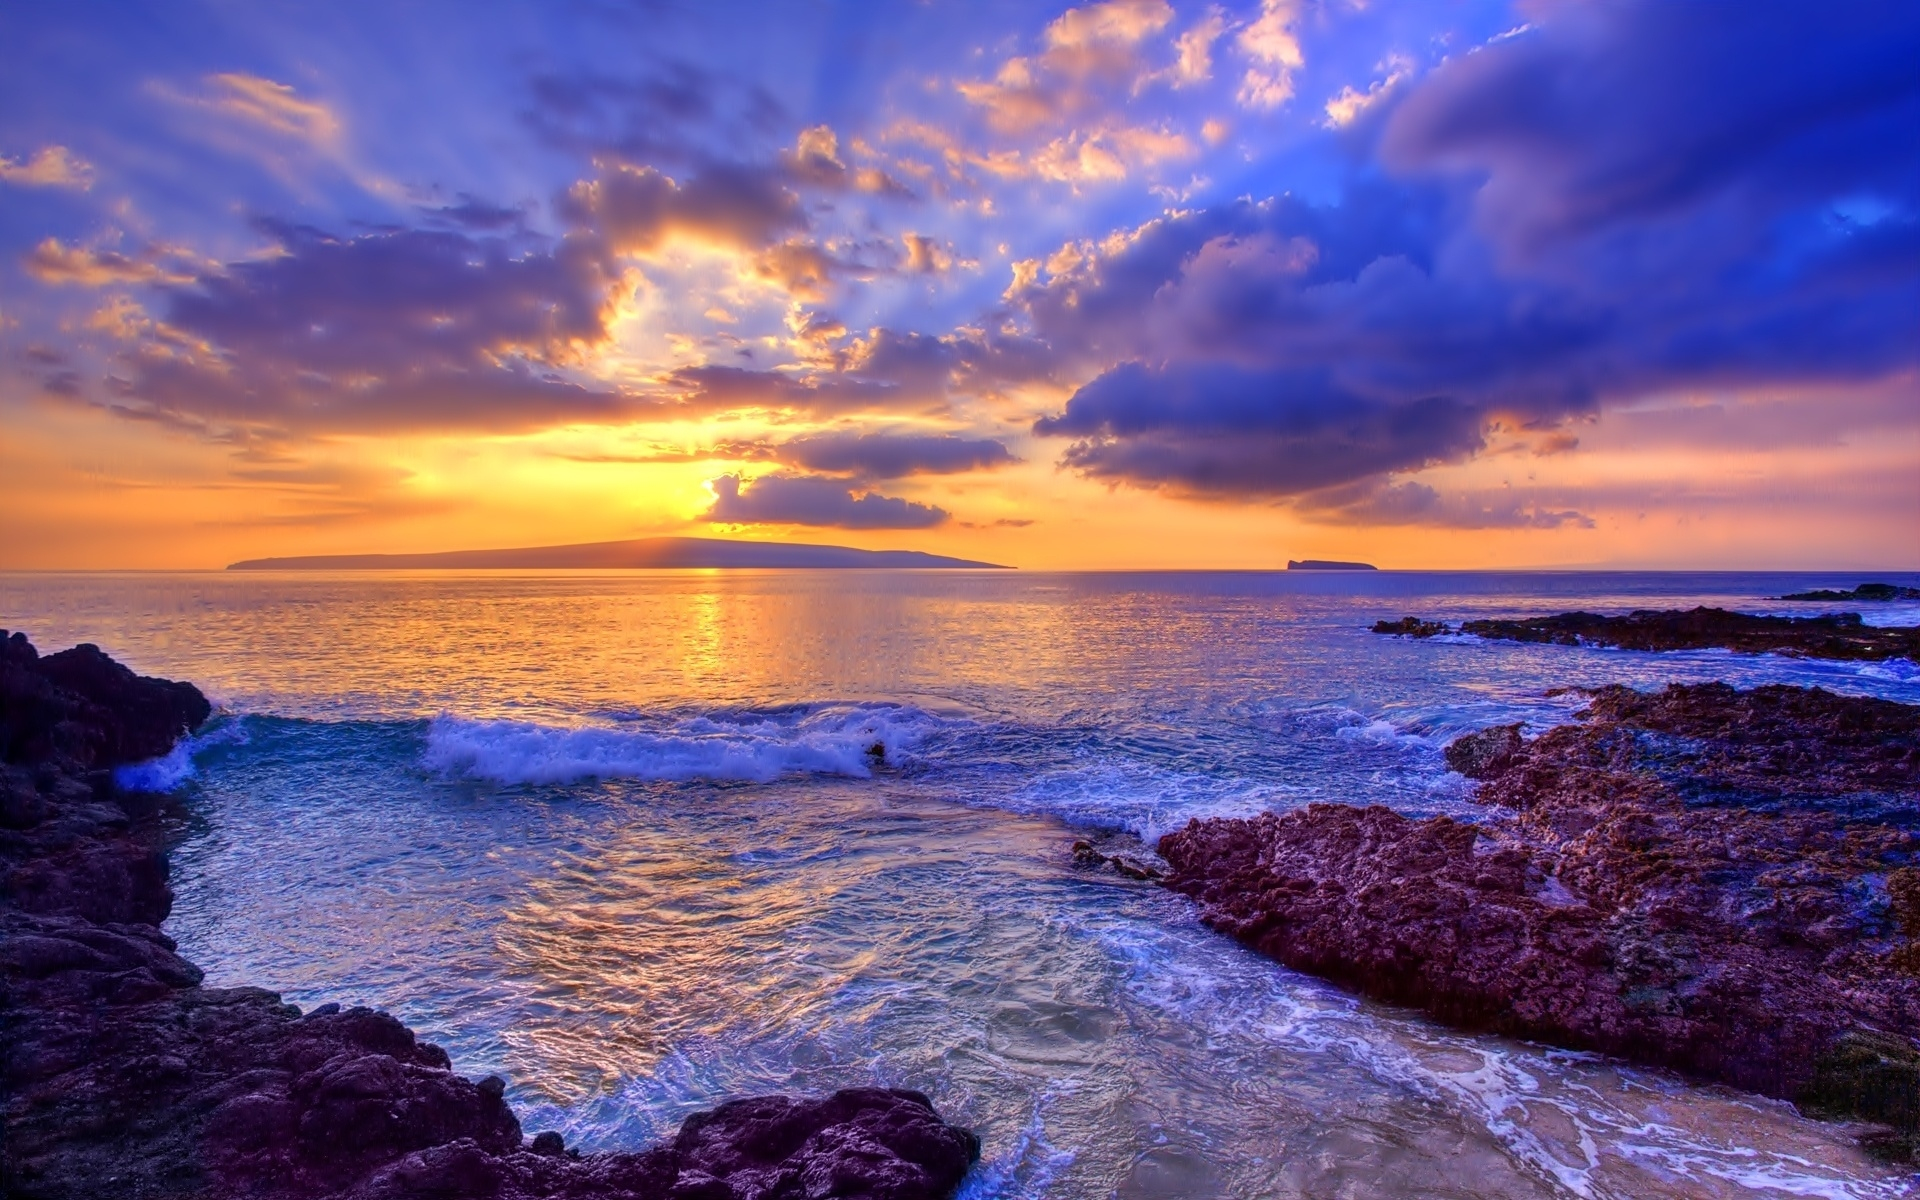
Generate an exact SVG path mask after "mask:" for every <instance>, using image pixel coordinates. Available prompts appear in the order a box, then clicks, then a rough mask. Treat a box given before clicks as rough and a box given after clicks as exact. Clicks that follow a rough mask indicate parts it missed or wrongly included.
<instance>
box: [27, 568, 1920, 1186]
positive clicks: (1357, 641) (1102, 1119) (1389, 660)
mask: <svg viewBox="0 0 1920 1200" xmlns="http://www.w3.org/2000/svg"><path fill="white" fill-rule="evenodd" d="M1880 577H1882V578H1887V579H1889V580H1890V581H1892V582H1901V583H1912V582H1915V580H1914V579H1913V578H1911V577H1902V576H1880ZM1859 581H1860V580H1859V579H1856V578H1855V577H1854V576H1852V575H1845V576H1832V575H1735V574H1711V575H1681V574H1568V573H1539V574H1429V573H1379V574H1338V575H1330V574H1298V573H1296V574H1284V573H1283V574H1263V573H1246V574H1091V575H1053V574H1037V573H1029V572H1017V573H1014V572H865V571H822V572H807V571H794V572H764V573H761V572H706V571H678V572H620V573H606V574H588V573H571V572H554V573H486V574H482V573H438V574H424V573H423V574H398V573H396V574H384V573H381V574H375V573H342V574H220V573H209V574H179V575H152V574H138V575H135V574H128V575H19V574H16V575H4V576H0V623H4V624H6V625H7V626H8V627H9V628H16V629H22V630H25V631H26V632H27V633H28V634H29V636H30V637H32V638H33V640H34V641H35V642H36V643H37V644H38V645H39V646H40V647H41V649H42V650H43V651H45V650H52V649H57V648H60V647H63V646H65V645H68V644H71V643H73V642H75V641H83V640H84V641H94V642H97V643H99V644H100V645H101V646H102V647H103V648H105V649H107V650H108V651H109V652H111V653H112V654H114V655H115V656H116V657H119V658H121V659H122V660H123V661H126V662H128V663H129V664H131V665H132V666H134V667H135V668H136V669H138V670H140V671H142V672H146V673H151V674H160V675H166V676H172V677H176V678H183V679H190V680H193V681H194V682H196V683H198V684H199V685H200V686H201V687H202V688H203V689H204V690H206V691H207V692H208V693H209V695H210V696H211V697H213V698H214V699H215V700H216V702H217V704H218V706H219V713H218V716H217V717H216V719H215V720H214V721H213V722H212V723H211V724H210V725H209V726H208V727H207V729H205V730H204V731H203V732H202V733H201V734H200V735H199V736H198V737H196V738H194V739H193V740H192V741H191V742H189V743H187V744H185V745H183V747H182V748H180V749H179V750H177V751H176V752H175V753H174V754H173V755H171V756H169V757H168V758H166V759H163V760H159V761H157V762H155V763H151V764H146V765H144V766H143V767H141V768H139V769H137V770H135V771H132V772H128V773H127V775H126V780H127V782H128V783H129V784H131V785H134V786H141V787H146V788H153V789H168V790H173V791H176V792H177V793H178V796H179V798H180V800H181V801H182V804H183V806H184V810H185V812H186V813H187V814H188V816H187V819H186V821H185V823H184V825H183V827H182V828H181V829H180V830H179V831H178V841H177V846H176V848H175V850H174V852H173V879H174V886H175V888H176V891H177V893H178V899H177V901H176V904H175V907H174V912H173V916H172V917H171V919H170V920H169V921H168V923H167V930H168V931H169V932H170V933H171V934H172V935H173V936H174V937H175V938H177V939H178V940H179V942H180V945H181V950H182V952H183V953H185V954H186V955H187V956H188V957H190V958H191V959H193V960H194V961H195V962H197V963H199V964H200V965H201V966H203V967H204V968H206V970H207V973H208V980H207V982H208V984H209V985H216V986H217V985H235V984H241V983H247V984H256V985H260V986H265V987H270V988H273V989H275V990H277V991H280V992H281V993H283V994H284V995H285V997H286V998H287V999H288V1000H289V1001H291V1002H293V1003H297V1004H300V1005H303V1006H310V1005H314V1004H319V1003H324V1002H327V1001H339V1002H342V1003H346V1004H368V1005H373V1006H376V1007H380V1008H384V1009H386V1010H388V1011H390V1012H392V1013H394V1014H395V1015H396V1016H398V1017H400V1018H401V1019H402V1020H404V1021H406V1022H407V1023H409V1024H410V1025H412V1026H414V1027H415V1028H416V1029H417V1030H419V1031H420V1032H421V1033H422V1034H423V1035H424V1036H425V1037H427V1038H429V1039H431V1040H433V1041H435V1042H438V1043H439V1044H441V1045H442V1046H444V1047H446V1048H447V1050H448V1051H449V1053H451V1055H452V1056H453V1061H454V1065H455V1066H456V1067H457V1068H458V1069H459V1070H460V1071H462V1072H464V1073H466V1074H468V1075H473V1076H479V1075H484V1074H488V1073H498V1074H500V1075H502V1076H504V1077H506V1079H507V1080H508V1081H509V1098H510V1099H511V1101H512V1102H513V1104H514V1106H515V1109H516V1111H517V1112H518V1113H519V1114H520V1117H521V1119H522V1121H523V1123H524V1124H525V1125H526V1127H527V1129H528V1130H529V1132H533V1131H537V1130H542V1129H556V1130H559V1131H561V1132H562V1133H563V1134H565V1136H566V1138H567V1141H568V1143H569V1144H570V1145H577V1146H579V1147H581V1148H582V1149H585V1150H605V1149H625V1148H636V1147H639V1146H643V1145H645V1144H647V1143H649V1142H652V1141H654V1140H656V1139H659V1138H661V1137H663V1136H666V1135H668V1134H670V1133H671V1131H672V1130H673V1128H674V1127H675V1126H676V1124H677V1123H678V1122H679V1121H680V1120H681V1119H682V1118H683V1117H684V1116H685V1115H686V1114H688V1113H689V1112H692V1111H694V1110H696V1109H699V1108H701V1107H705V1106H709V1105H712V1104H714V1103H716V1102H718V1101H721V1100H723V1099H726V1098H728V1097H732V1096H739V1095H746V1094H752V1093H764V1092H773V1091H784V1092H794V1091H812V1092H818V1091H825V1090H829V1089H832V1088H837V1087H844V1086H851V1085H861V1084H874V1083H878V1084H883V1085H888V1086H904V1087H913V1088H918V1089H920V1090H922V1091H925V1092H927V1093H929V1094H930V1095H931V1096H932V1097H933V1098H934V1100H935V1101H936V1103H937V1104H938V1105H939V1107H940V1109H941V1111H942V1112H943V1113H944V1114H945V1115H947V1116H948V1117H949V1118H951V1119H953V1120H956V1121H959V1122H962V1123H965V1124H967V1125H970V1126H972V1127H974V1128H975V1129H977V1130H978V1131H979V1132H980V1134H981V1136H982V1138H983V1141H984V1153H983V1157H982V1161H981V1163H980V1165H979V1167H978V1168H976V1170H975V1172H974V1173H973V1175H972V1176H971V1178H970V1180H969V1182H968V1183H967V1184H966V1187H965V1190H964V1192H963V1195H965V1196H967V1197H969V1198H973V1200H985V1198H987V1197H1057V1198H1061V1200H1066V1198H1069V1197H1071V1198H1083V1197H1084V1198H1093V1197H1101V1198H1104V1197H1123V1198H1128V1200H1134V1198H1146V1197H1207V1196H1220V1197H1268V1196H1276V1197H1278V1196H1313V1197H1321V1196H1325V1197H1343V1198H1345V1197H1374V1196H1378V1197H1388V1196H1393V1197H1407V1196H1424V1197H1533V1196H1619V1197H1654V1196H1733V1195H1778V1196H1827V1197H1841V1196H1895V1195H1905V1194H1909V1192H1910V1190H1912V1189H1911V1183H1910V1180H1909V1176H1908V1175H1907V1174H1905V1173H1902V1172H1899V1171H1895V1170H1892V1169H1890V1168H1887V1167H1883V1166H1879V1165H1876V1164H1874V1163H1873V1162H1871V1161H1869V1160H1868V1159H1867V1158H1865V1157H1864V1156H1863V1155H1862V1154H1860V1152H1859V1151H1857V1150H1856V1149H1855V1148H1854V1147H1853V1145H1852V1141H1851V1139H1850V1137H1849V1136H1848V1134H1847V1132H1846V1131H1845V1130H1844V1129H1841V1128H1838V1127H1836V1126H1832V1125H1827V1124H1822V1123H1819V1122H1815V1121H1810V1120H1806V1119H1804V1118H1802V1117H1800V1116H1799V1115H1798V1114H1797V1113H1796V1112H1795V1111H1794V1110H1793V1109H1792V1108H1791V1107H1790V1106H1788V1105H1786V1104H1783V1103H1780V1102H1777V1101H1770V1100H1765V1099H1761V1098H1757V1097H1754V1096H1750V1095H1744V1094H1741V1093H1737V1092H1734V1091H1731V1090H1727V1089H1723V1088H1718V1087H1711V1086H1702V1085H1698V1084H1693V1083H1688V1082H1686V1081H1683V1080H1681V1079H1679V1078H1678V1077H1676V1076H1673V1075H1670V1074H1667V1073H1664V1072H1660V1071H1653V1070H1645V1069H1636V1068H1629V1067H1626V1066H1624V1065H1622V1064H1619V1063H1617V1062H1613V1061H1609V1060H1606V1059H1602V1058H1598V1057H1594V1056H1590V1055H1584V1054H1576V1053H1568V1052H1564V1051H1559V1050H1555V1049H1552V1048H1550V1047H1545V1046H1537V1045H1529V1044H1525V1043H1520V1042H1515V1041H1511V1040H1505V1039H1500V1038H1492V1037H1482V1036H1471V1035H1466V1034H1460V1033H1455V1032H1451V1031H1448V1030H1446V1029H1444V1028H1442V1027H1440V1026H1437V1025H1435V1024H1433V1023H1431V1022H1428V1021H1426V1020H1423V1019H1422V1018H1420V1017H1419V1016H1418V1015H1416V1014H1413V1013H1409V1012H1406V1011H1402V1010H1396V1009H1393V1008H1389V1007H1386V1006H1381V1005H1376V1004H1372V1003H1369V1002H1366V1001H1362V1000H1359V999H1356V998H1354V997H1352V996H1350V995H1347V994H1345V993H1343V992H1341V991H1340V990H1338V989H1336V988H1333V987H1331V986H1328V985H1326V984H1324V983H1321V982H1318V981H1316V980H1314V979H1311V978H1308V977H1306V976H1303V975H1300V974H1297V973H1295V972H1292V971H1289V970H1287V969H1286V968H1284V967H1281V966H1279V965H1277V964H1274V963H1272V962H1269V961H1267V960H1265V959H1262V958H1260V957H1258V956H1256V955H1254V954H1252V953H1250V952H1248V951H1246V950H1243V949H1242V948H1240V947H1239V946H1237V945H1235V944H1234V943H1232V942H1230V941H1228V940H1227V939H1225V938H1223V937H1220V936H1218V935H1216V934H1214V933H1212V932H1211V931H1209V930H1207V929H1206V928H1205V927H1204V926H1202V925H1201V924H1200V923H1199V921H1198V920H1197V919H1196V917H1195V915H1194V910H1193V907H1192V905H1191V904H1190V903H1189V902H1188V901H1186V900H1185V899H1183V898H1181V897H1179V896H1175V895H1172V894H1170V893H1167V892H1164V891H1162V890H1160V889H1158V888H1155V887H1153V886H1151V885H1147V884H1140V883H1135V882H1130V881H1127V880H1124V879H1121V878H1119V877H1117V876H1114V875H1111V874H1108V873H1103V872H1092V873H1089V872H1085V871H1081V870H1077V869H1075V867H1074V866H1073V864H1072V858H1071V854H1070V851H1069V847H1070V845H1071V842H1072V841H1073V839H1074V838H1075V837H1077V836H1083V835H1085V834H1087V833H1088V832H1089V831H1096V832H1099V833H1103V834H1115V833H1118V834H1124V835H1131V836H1136V837H1139V838H1142V839H1146V840H1148V841H1149V842H1150V841H1151V840H1152V839H1154V838H1157V837H1158V836H1159V835H1160V834H1162V833H1165V832H1166V831H1168V830H1171V829H1175V828H1178V827H1179V826H1181V825H1182V824H1184V823H1185V822H1186V821H1187V820H1189V819H1191V818H1194V817H1202V816H1210V815H1220V814H1235V815H1237V814H1246V813H1253V812H1258V811H1261V810H1266V809H1284V808H1288V807H1292V806H1295V805H1299V804H1304V803H1307V802H1310V801H1316V800H1325V801H1339V802H1343V803H1350V804H1386V805H1390V806H1392V807H1394V808H1396V809H1399V810H1401V811H1403V812H1407V813H1410V814H1432V813H1449V814H1453V815H1455V816H1459V817H1464V818H1468V819H1471V818H1472V817H1473V816H1474V815H1475V813H1476V812H1477V809H1476V807H1475V805H1474V804H1473V803H1472V800H1471V796H1470V795H1469V793H1468V791H1467V790H1466V788H1465V787H1464V786H1463V781H1462V780H1461V779H1460V778H1459V777H1458V776H1454V775H1450V774H1448V773H1447V771H1446V770H1445V766H1444V762H1443V760H1442V756H1441V747H1442V746H1443V745H1444V744H1445V743H1446V742H1447V740H1448V739H1450V738H1452V737H1454V736H1456V735H1458V734H1460V733H1462V732H1465V731H1468V730H1472V729H1476V728H1479V727H1481V726H1484V725H1488V724H1492V723H1496V722H1506V721H1524V722H1526V723H1527V724H1528V725H1529V726H1530V727H1531V728H1533V729H1536V730H1537V729H1542V728H1545V727H1547V726H1550V725H1552V724H1555V723H1558V722H1561V721H1565V720H1567V719H1568V718H1569V717H1570V715H1571V714H1572V713H1573V712H1574V711H1576V710H1577V709H1578V708H1579V706H1580V704H1581V700H1580V696H1579V694H1578V693H1577V692H1565V691H1560V690H1559V689H1564V688H1577V687H1593V686H1597V685H1600V684H1606V683H1615V682H1621V683H1629V684H1633V685H1635V686H1640V687H1653V686H1659V685H1662V684H1664V683H1666V682H1668V681H1670V680H1685V681H1698V680H1709V679H1724V680H1727V681H1729V682H1732V683H1735V684H1738V685H1742V686H1750V685H1754V684H1758V683H1764V682H1788V683H1801V684H1818V685H1820V686H1822V687H1826V688H1828V689H1830V690H1833V691H1839V692H1846V693H1850V694H1860V695H1876V696H1885V697H1890V698H1893V699H1898V700H1904V701H1908V702H1920V669H1916V667H1915V665H1914V664H1912V663H1908V662H1893V663H1883V664H1870V665H1869V664H1836V663H1814V662H1807V661H1801V660H1793V659H1787V658H1780V657H1775V656H1746V655H1732V654H1727V653H1721V652H1708V653H1687V654H1670V655H1651V654H1639V653H1632V652H1624V651H1616V650H1601V649H1586V648H1573V647H1562V646H1526V645H1515V644H1498V643H1481V642H1478V641H1476V640H1474V639H1471V638H1457V637H1456V638H1446V639H1434V640H1431V641H1424V642H1423V641H1411V640H1407V639H1403V638H1394V637H1382V636H1379V635H1375V634H1372V633H1370V632H1368V627H1369V626H1370V625H1371V624H1372V623H1373V622H1374V621H1375V620H1378V619H1381V618H1390V619H1391V618H1398V617H1401V616H1406V615H1417V616H1423V617H1439V618H1446V619H1449V620H1458V619H1460V618H1464V617H1470V616H1480V615H1519V614H1530V613H1546V612H1558V611H1563V610H1566V609H1570V608H1585V609H1589V610H1595V611H1622V610H1626V609H1631V608H1636V607H1674V606H1691V605H1694V604H1701V603H1705V604H1718V605H1724V606H1728V607H1734V608H1739V609H1742V610H1745V611H1791V612H1796V613H1798V612H1820V611H1833V610H1835V609H1837V608H1840V607H1844V606H1835V605H1817V604H1816V605H1796V604H1782V603H1780V602H1777V601H1772V600H1770V597H1774V596H1778V595H1780V594H1781V593H1783V592H1787V591H1798V590H1802V589H1804V588H1808V587H1818V586H1840V587H1847V586H1851V585H1852V584H1853V583H1856V582H1859ZM1867 612H1868V619H1869V620H1872V621H1877V622H1880V623H1913V622H1914V621H1915V620H1916V619H1920V610H1916V608H1915V606H1912V605H1907V606H1883V607H1880V608H1877V609H1876V608H1871V607H1869V608H1867ZM876 746H877V747H878V748H879V753H878V754H876V753H874V748H875V747H876Z"/></svg>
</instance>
